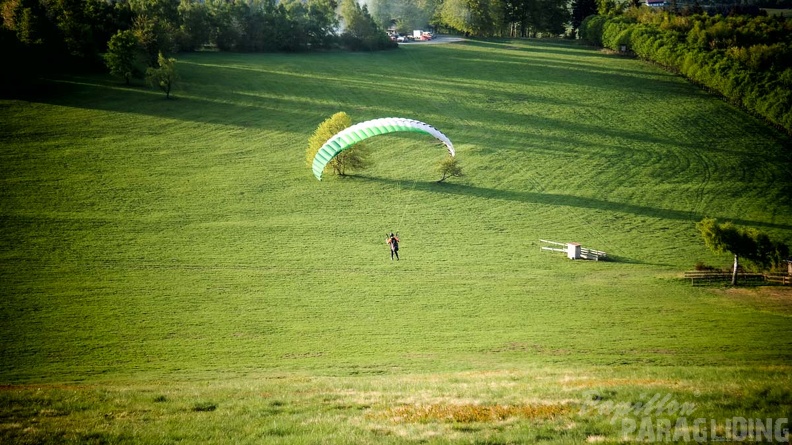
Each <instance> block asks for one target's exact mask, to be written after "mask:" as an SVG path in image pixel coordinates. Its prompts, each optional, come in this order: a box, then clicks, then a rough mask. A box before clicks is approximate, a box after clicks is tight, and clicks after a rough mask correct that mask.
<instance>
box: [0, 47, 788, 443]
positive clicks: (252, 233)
mask: <svg viewBox="0 0 792 445" xmlns="http://www.w3.org/2000/svg"><path fill="white" fill-rule="evenodd" d="M438 61H447V62H448V63H439V62H438ZM178 63H179V69H180V74H181V77H182V80H181V82H180V83H179V84H178V85H177V89H176V91H175V96H176V99H175V100H170V101H164V100H163V99H162V95H161V94H160V93H154V92H151V91H149V90H146V89H143V88H139V87H135V86H133V87H126V86H124V85H122V84H120V83H119V82H118V81H117V80H115V79H110V78H108V77H105V76H100V75H79V76H72V77H66V78H61V79H57V80H55V81H52V82H48V83H46V84H45V85H42V88H41V90H40V91H38V94H31V95H29V96H25V97H22V98H20V99H16V100H9V99H4V100H0V163H2V165H3V175H2V176H0V220H1V221H2V224H0V294H2V296H3V304H2V305H0V329H1V330H2V332H1V334H2V335H0V356H2V357H3V359H2V360H0V383H2V388H0V418H2V421H3V429H2V430H0V442H3V443H42V442H50V443H64V442H65V443H151V444H162V443H201V444H209V443H217V444H221V443H222V444H227V443H232V442H233V443H256V444H259V443H265V444H286V443H391V444H393V443H404V442H411V443H419V442H420V443H430V444H436V443H444V444H448V443H460V444H461V443H530V442H541V443H567V444H569V443H584V442H586V440H590V441H591V442H597V441H606V442H607V441H611V442H617V441H620V440H621V435H620V425H619V424H616V425H614V424H612V423H611V422H610V419H611V417H610V416H608V415H606V414H597V413H588V414H581V413H580V411H581V406H582V405H583V404H585V403H586V402H591V401H593V400H595V399H594V395H592V393H590V391H596V393H595V395H596V396H597V397H598V399H599V400H602V401H603V402H605V401H612V402H614V403H637V402H639V401H641V400H643V401H644V402H646V401H647V398H646V397H647V396H648V397H651V396H653V395H654V394H655V393H660V394H661V396H663V395H666V394H670V395H671V397H672V398H673V399H674V400H676V401H678V402H680V403H681V402H694V403H696V405H697V410H696V413H695V416H696V417H699V416H700V417H707V418H710V417H711V418H716V419H725V418H732V417H733V416H739V415H745V416H752V417H757V418H767V417H772V418H777V417H780V416H782V415H784V414H786V413H789V412H790V409H792V406H790V400H792V397H790V391H789V388H790V387H792V382H791V379H790V375H792V369H791V368H790V361H791V360H792V339H791V338H790V336H789V335H788V333H789V329H790V320H792V318H791V317H790V314H792V308H790V305H789V302H790V298H789V294H788V289H789V288H786V293H785V291H784V289H783V288H781V287H777V288H771V289H758V290H753V289H752V290H739V289H738V290H723V289H707V288H693V287H691V286H690V285H689V284H688V283H687V282H685V281H683V280H682V279H680V275H681V271H682V270H685V269H688V268H690V267H692V266H693V264H695V263H696V262H698V261H703V262H706V263H708V264H712V265H714V266H722V265H727V264H729V263H730V260H731V258H730V257H729V255H728V254H713V253H712V252H710V251H709V249H707V248H706V246H704V245H703V243H702V242H701V238H700V237H699V235H698V233H697V231H696V229H695V223H696V222H697V221H699V220H701V218H702V217H703V216H705V215H712V216H714V217H717V218H718V219H719V220H721V221H726V220H729V221H734V222H735V224H739V225H740V226H746V227H755V228H758V229H761V230H762V231H766V232H767V233H769V234H771V236H772V237H773V238H774V239H780V240H786V241H789V240H790V239H791V238H792V202H790V196H792V193H791V192H790V190H792V188H790V177H792V170H791V169H792V162H791V161H792V158H791V156H792V154H790V153H789V151H788V150H785V148H786V147H788V146H789V144H790V139H789V137H788V136H786V135H784V134H783V133H781V132H779V131H777V130H775V129H774V128H772V127H768V126H766V125H764V124H763V122H761V121H759V120H758V119H755V118H753V117H751V116H750V115H747V114H745V113H744V112H742V111H741V110H739V109H737V108H736V107H734V106H732V105H730V104H729V103H727V102H724V101H722V100H720V99H718V98H716V97H712V96H710V95H708V94H706V93H704V92H702V91H701V90H700V89H698V88H696V87H694V86H692V85H690V84H689V83H687V82H685V81H684V80H683V79H680V78H679V77H677V76H673V75H670V74H668V73H667V72H665V71H663V70H661V69H659V68H657V67H654V66H651V65H647V64H645V63H642V62H640V61H637V60H634V59H628V58H620V57H613V56H608V55H606V54H603V53H601V52H599V51H596V50H594V49H591V48H586V47H582V46H578V45H575V44H572V43H553V42H546V41H538V40H513V41H505V42H476V41H469V42H466V43H460V44H453V45H412V46H407V47H406V48H403V49H402V50H400V51H388V52H377V53H340V52H323V53H314V54H296V55H295V54H238V53H208V52H201V53H194V54H182V55H180V56H179V62H178ZM405 67H409V70H410V72H411V75H412V76H414V79H417V80H411V81H405V79H404V78H402V77H399V76H394V75H393V74H394V73H398V72H402V71H403V70H404V69H405ZM338 110H345V111H346V112H348V113H349V115H350V116H352V117H353V118H354V120H355V121H364V120H367V119H372V118H377V117H382V116H386V115H390V114H391V113H393V112H394V110H401V111H402V112H401V113H400V114H403V115H409V116H405V117H412V118H416V119H419V120H421V121H423V122H427V123H430V124H432V125H434V126H436V127H437V128H438V129H441V130H442V131H443V133H444V134H446V135H448V136H449V138H451V140H452V141H453V143H454V146H455V148H456V149H457V153H458V156H460V160H462V161H463V162H464V167H465V176H463V177H460V178H455V179H454V180H449V181H446V182H445V183H443V184H437V183H436V180H437V174H436V171H435V170H434V166H435V164H436V163H437V162H438V161H440V158H442V157H444V156H447V155H446V152H445V150H443V149H442V147H438V146H436V145H434V144H437V142H436V141H435V140H434V139H433V138H432V137H430V136H427V135H421V134H413V133H393V134H391V135H383V136H378V137H376V138H371V139H369V140H367V142H368V143H370V149H371V156H372V158H374V160H375V161H376V164H375V165H374V166H373V167H372V168H371V169H369V170H367V171H366V172H365V175H349V176H346V177H344V178H336V177H330V178H328V180H325V181H322V182H319V181H316V179H315V178H314V177H313V175H312V174H311V170H310V168H308V167H306V166H305V163H304V159H303V154H304V150H305V141H306V140H307V138H308V137H309V136H310V135H311V134H312V132H313V131H314V130H315V129H316V127H317V125H318V124H319V123H321V122H322V121H323V120H324V119H326V118H327V116H330V115H332V114H333V113H335V112H337V111H338ZM658 110H662V113H658ZM427 146H430V147H434V148H433V149H427ZM390 230H393V231H394V232H395V231H398V232H399V235H400V238H401V241H402V243H401V250H400V253H401V261H399V262H396V261H393V262H391V260H390V258H389V253H388V249H387V246H386V245H385V243H384V242H383V233H385V232H386V231H390ZM540 238H541V239H551V240H556V241H561V242H564V241H578V242H581V243H583V244H584V245H585V246H589V247H592V248H597V249H601V250H605V251H607V252H608V255H609V257H610V258H611V261H599V262H584V261H569V260H567V259H565V258H564V256H563V255H560V254H553V253H548V252H542V251H540V249H539V246H538V240H539V239H540ZM641 397H643V399H642V398H641ZM545 405H546V406H549V407H551V408H556V409H557V410H556V411H555V412H554V414H553V413H552V412H551V414H553V415H552V417H531V416H530V415H527V414H526V415H522V414H520V415H515V416H513V417H510V418H508V419H503V420H499V419H497V418H496V419H492V418H487V417H483V418H482V419H481V420H480V421H465V422H456V421H451V420H448V421H445V420H438V419H437V417H430V416H429V414H431V415H435V416H436V415H438V414H443V413H446V414H449V415H450V416H451V417H450V418H451V419H454V418H456V417H455V416H454V415H455V414H466V413H467V412H472V413H473V414H475V411H473V408H475V407H476V406H479V407H485V408H486V407H489V406H500V407H505V406H512V407H526V408H531V407H541V406H545ZM410 407H413V408H414V410H413V412H409V411H407V412H406V413H405V410H406V409H407V408H410ZM421 409H424V411H425V412H426V413H428V414H427V416H425V417H423V418H422V417H421V416H420V415H419V414H420V411H419V410H421ZM465 409H469V410H468V411H467V412H466V411H464V410H465ZM416 411H419V412H418V413H417V414H416ZM526 412H530V410H526ZM470 417H472V418H473V419H474V420H475V419H476V417H474V416H472V415H471V416H470ZM721 423H722V421H721Z"/></svg>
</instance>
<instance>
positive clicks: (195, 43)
mask: <svg viewBox="0 0 792 445" xmlns="http://www.w3.org/2000/svg"><path fill="white" fill-rule="evenodd" d="M337 6H338V4H337V3H336V2H335V1H334V0H307V1H302V0H285V1H276V0H250V1H225V0H209V1H205V2H204V1H197V0H181V1H180V2H177V1H172V0H121V1H113V2H107V1H105V0H87V1H71V0H54V1H48V0H1V1H0V13H2V23H0V43H2V44H3V48H4V49H8V50H10V51H9V52H7V53H6V54H5V55H4V58H5V60H6V61H7V62H18V61H19V62H22V61H25V62H28V61H32V62H33V64H34V65H33V67H30V71H32V72H41V71H44V67H45V66H46V71H47V72H49V73H52V72H53V71H54V70H57V69H59V68H61V69H62V68H68V67H71V68H74V67H81V68H82V67H85V66H88V67H95V66H99V65H100V63H101V60H102V57H101V55H102V54H103V53H104V52H106V51H107V50H108V44H109V41H110V39H111V37H112V36H114V35H118V32H122V33H123V32H126V31H131V32H132V34H133V35H134V36H135V38H136V39H137V46H139V48H140V50H141V51H142V52H143V53H144V54H145V55H146V56H147V59H148V65H149V66H156V64H157V55H158V54H159V53H160V52H162V53H164V54H166V55H169V54H172V53H174V52H177V51H193V50H196V49H199V48H201V47H204V46H209V47H214V48H217V49H220V50H223V51H306V50H313V49H326V48H335V47H337V46H338V44H339V36H338V25H339V17H338V15H337V13H336V8H337ZM358 9H360V8H359V7H358ZM359 15H360V14H359ZM342 16H343V14H342ZM346 19H349V17H347V18H346ZM353 19H354V18H353ZM355 20H356V22H355V25H354V26H355V30H354V33H353V35H352V37H351V38H344V39H342V41H343V42H344V43H345V44H346V45H348V47H349V48H350V49H354V50H361V49H363V50H379V49H387V48H392V47H394V46H395V45H394V44H393V43H392V42H391V41H390V40H389V39H388V38H387V35H386V34H385V32H384V31H383V29H382V28H381V27H379V26H378V25H377V24H376V23H375V22H374V20H373V19H371V17H370V16H368V15H367V13H366V16H365V17H364V19H363V20H362V21H361V20H359V19H355ZM123 35H124V36H125V38H126V37H128V35H127V34H123ZM348 35H349V33H348V32H347V33H344V34H342V36H347V37H348ZM117 43H120V42H117ZM110 50H111V51H112V50H113V48H110ZM108 62H109V63H110V64H111V65H112V66H110V69H111V70H112V71H114V72H116V73H117V74H118V75H120V76H121V77H123V78H125V79H128V78H129V77H128V76H127V74H126V73H127V72H128V70H127V71H125V72H119V71H117V69H118V67H119V65H118V63H116V62H118V61H117V60H111V61H108ZM7 75H8V74H7Z"/></svg>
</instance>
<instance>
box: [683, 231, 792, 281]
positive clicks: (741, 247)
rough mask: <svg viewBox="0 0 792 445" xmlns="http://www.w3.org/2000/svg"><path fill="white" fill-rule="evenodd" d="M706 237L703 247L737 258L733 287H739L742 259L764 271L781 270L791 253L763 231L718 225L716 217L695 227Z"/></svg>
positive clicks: (733, 270)
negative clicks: (738, 274) (738, 272)
mask: <svg viewBox="0 0 792 445" xmlns="http://www.w3.org/2000/svg"><path fill="white" fill-rule="evenodd" d="M696 228H697V229H698V230H699V232H700V233H701V236H702V238H704V244H706V245H707V247H709V248H710V249H712V250H713V251H714V252H716V253H720V252H729V253H731V254H732V255H734V267H733V269H732V280H731V284H732V286H736V285H737V269H738V268H739V266H740V259H745V260H748V261H750V262H752V263H753V264H755V265H757V266H759V267H761V268H770V269H774V268H777V267H780V265H781V264H782V263H783V259H784V258H785V257H786V256H787V255H788V254H789V248H788V247H787V246H786V245H785V244H783V243H780V242H777V241H772V240H771V239H770V237H769V236H768V235H767V234H766V233H763V232H759V231H758V230H755V229H743V228H740V227H737V226H735V225H734V224H732V223H730V222H725V223H723V224H720V223H718V221H717V220H716V219H714V218H704V219H702V220H701V221H699V222H698V223H697V224H696Z"/></svg>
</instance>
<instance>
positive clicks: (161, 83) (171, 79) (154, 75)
mask: <svg viewBox="0 0 792 445" xmlns="http://www.w3.org/2000/svg"><path fill="white" fill-rule="evenodd" d="M157 63H158V64H159V67H158V68H149V69H147V70H146V79H148V82H149V85H151V86H152V87H158V88H159V89H161V90H162V91H164V92H165V98H167V99H170V92H171V88H173V84H174V83H176V81H177V80H178V79H179V76H178V74H177V73H176V59H174V58H168V57H165V56H163V55H162V53H159V57H158V58H157Z"/></svg>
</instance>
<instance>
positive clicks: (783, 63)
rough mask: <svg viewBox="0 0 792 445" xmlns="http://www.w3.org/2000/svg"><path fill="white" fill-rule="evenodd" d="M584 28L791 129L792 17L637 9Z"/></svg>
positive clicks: (592, 20)
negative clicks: (676, 12) (682, 12)
mask: <svg viewBox="0 0 792 445" xmlns="http://www.w3.org/2000/svg"><path fill="white" fill-rule="evenodd" d="M581 34H582V36H583V37H584V38H585V39H587V40H589V41H591V42H593V43H595V44H598V45H601V46H605V47H607V48H611V49H613V50H617V51H618V50H619V49H620V48H622V47H627V48H628V49H629V50H630V51H632V52H634V53H635V54H636V55H637V56H638V57H641V58H643V59H645V60H650V61H652V62H655V63H658V64H660V65H662V66H664V67H666V68H668V69H670V70H672V71H674V72H677V73H680V74H682V75H684V76H686V77H687V78H688V79H690V80H691V81H693V82H695V83H697V84H699V85H702V86H703V87H705V88H707V89H709V90H711V91H714V92H717V93H719V94H721V95H723V96H724V97H726V98H727V99H729V100H730V101H731V102H733V103H735V104H737V105H740V106H742V107H744V108H745V109H747V110H749V111H751V112H753V113H756V114H758V115H760V116H762V117H764V118H766V119H767V120H769V121H770V122H771V123H773V124H775V125H777V126H779V127H781V128H783V129H785V130H786V131H787V132H789V133H792V18H784V17H780V16H777V17H767V16H758V17H750V16H725V17H724V16H720V15H716V16H709V15H706V14H694V15H678V14H673V13H670V12H668V11H653V10H650V9H648V8H633V9H630V10H628V11H627V12H625V13H624V14H620V15H608V16H603V15H597V16H592V17H589V18H587V19H586V20H585V21H584V23H583V24H582V26H581Z"/></svg>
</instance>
